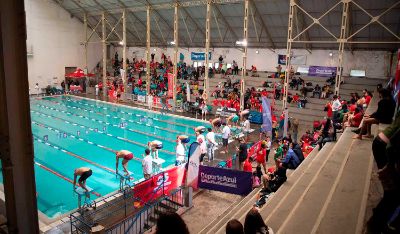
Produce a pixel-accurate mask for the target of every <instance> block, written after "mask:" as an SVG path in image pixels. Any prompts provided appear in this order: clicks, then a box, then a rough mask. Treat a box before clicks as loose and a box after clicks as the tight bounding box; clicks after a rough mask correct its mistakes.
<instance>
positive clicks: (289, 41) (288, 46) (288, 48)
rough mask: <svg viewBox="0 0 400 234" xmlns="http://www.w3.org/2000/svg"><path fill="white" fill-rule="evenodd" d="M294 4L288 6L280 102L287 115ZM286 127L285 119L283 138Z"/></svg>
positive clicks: (286, 121) (293, 1)
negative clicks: (281, 98) (281, 97)
mask: <svg viewBox="0 0 400 234" xmlns="http://www.w3.org/2000/svg"><path fill="white" fill-rule="evenodd" d="M295 7H296V3H295V0H290V6H289V22H288V39H287V44H286V69H285V83H284V91H283V100H282V103H283V105H282V109H283V110H282V111H284V112H285V114H286V115H288V109H287V97H288V89H289V70H290V66H291V56H290V55H291V53H292V42H293V38H292V37H293V16H294V12H295ZM287 125H288V118H285V122H284V126H285V128H284V131H283V136H286V135H287Z"/></svg>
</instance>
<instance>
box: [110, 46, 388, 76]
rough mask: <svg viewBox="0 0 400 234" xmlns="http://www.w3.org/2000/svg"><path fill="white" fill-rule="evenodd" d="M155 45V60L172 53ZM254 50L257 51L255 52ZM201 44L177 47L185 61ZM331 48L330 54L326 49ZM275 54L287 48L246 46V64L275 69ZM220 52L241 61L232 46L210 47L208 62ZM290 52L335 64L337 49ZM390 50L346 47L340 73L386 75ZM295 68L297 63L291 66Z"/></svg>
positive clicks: (138, 51)
mask: <svg viewBox="0 0 400 234" xmlns="http://www.w3.org/2000/svg"><path fill="white" fill-rule="evenodd" d="M154 49H155V48H152V49H151V52H152V53H154V54H156V60H158V61H159V60H160V58H161V53H165V54H166V55H167V56H171V58H172V55H173V49H172V48H167V49H165V48H164V49H160V48H157V51H154ZM256 50H258V51H259V53H258V54H256ZM117 51H118V53H119V55H120V56H121V55H122V48H120V47H118V48H117ZM203 51H204V49H203V48H191V49H189V50H188V49H180V50H179V52H180V53H183V54H184V56H185V62H186V63H189V64H192V61H191V60H190V53H191V52H203ZM330 52H332V57H330V56H329V53H330ZM278 54H286V50H284V49H280V50H275V52H272V51H271V50H269V49H248V56H247V68H248V69H249V68H250V67H251V66H252V65H255V66H256V67H257V69H258V70H259V71H275V67H276V66H277V62H278ZM220 55H223V56H225V58H224V61H226V62H228V63H231V62H232V61H233V60H236V62H237V63H238V64H239V67H241V64H242V52H241V51H240V50H238V49H235V48H230V49H229V48H215V49H213V50H212V59H211V62H217V61H218V58H219V56H220ZM293 55H306V56H307V62H306V66H313V65H314V66H336V64H337V51H332V50H313V51H312V53H311V54H310V53H309V52H308V51H306V50H303V49H295V50H293ZM133 56H136V57H137V58H138V59H141V58H143V59H145V48H138V47H131V48H129V49H128V58H129V59H131V58H132V57H133ZM389 60H390V53H388V52H387V51H354V53H353V54H351V53H350V52H349V51H346V52H345V55H344V62H343V68H344V71H343V74H344V75H346V76H348V75H349V73H350V70H352V69H360V70H366V74H367V76H368V77H371V78H386V77H387V74H388V70H389ZM294 67H295V68H296V66H294Z"/></svg>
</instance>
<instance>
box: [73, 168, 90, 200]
mask: <svg viewBox="0 0 400 234" xmlns="http://www.w3.org/2000/svg"><path fill="white" fill-rule="evenodd" d="M91 175H92V170H91V169H90V168H88V167H80V168H77V169H75V171H74V191H75V190H76V189H77V188H76V178H77V177H78V176H79V180H78V184H79V186H81V187H82V188H83V189H84V190H86V197H89V192H90V191H89V189H88V187H86V180H87V178H89V177H90V176H91Z"/></svg>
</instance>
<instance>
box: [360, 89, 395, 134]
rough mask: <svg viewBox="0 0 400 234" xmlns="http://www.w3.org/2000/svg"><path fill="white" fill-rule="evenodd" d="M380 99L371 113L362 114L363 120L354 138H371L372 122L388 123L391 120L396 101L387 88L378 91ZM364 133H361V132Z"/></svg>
mask: <svg viewBox="0 0 400 234" xmlns="http://www.w3.org/2000/svg"><path fill="white" fill-rule="evenodd" d="M379 97H380V99H381V100H380V101H379V102H378V109H377V110H376V111H375V112H374V113H372V114H371V115H364V117H365V118H364V121H363V123H362V125H361V127H360V131H359V132H358V134H357V135H356V136H354V137H353V138H354V139H360V140H361V139H362V137H365V138H372V134H371V125H372V124H379V123H383V124H389V123H391V122H392V118H393V114H394V110H395V108H396V103H395V102H394V100H393V98H392V96H391V93H390V91H389V90H387V89H381V91H380V92H379ZM365 132H366V133H367V134H366V135H362V134H363V133H365Z"/></svg>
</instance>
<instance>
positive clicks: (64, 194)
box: [31, 96, 208, 218]
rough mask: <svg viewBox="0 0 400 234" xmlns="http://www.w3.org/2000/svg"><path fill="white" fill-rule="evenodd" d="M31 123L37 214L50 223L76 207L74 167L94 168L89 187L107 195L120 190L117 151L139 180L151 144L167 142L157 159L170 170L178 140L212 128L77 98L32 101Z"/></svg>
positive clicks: (136, 109) (177, 117)
mask: <svg viewBox="0 0 400 234" xmlns="http://www.w3.org/2000/svg"><path fill="white" fill-rule="evenodd" d="M31 120H32V134H33V139H34V142H33V143H34V151H35V175H36V189H37V199H38V209H39V210H40V211H41V212H42V213H44V214H45V215H46V216H47V217H49V218H56V217H58V216H60V215H62V214H65V213H67V212H69V211H71V210H73V209H75V208H77V206H78V204H77V196H76V195H75V194H74V193H73V185H72V183H73V173H74V169H75V168H78V167H90V168H91V169H92V171H93V175H92V176H91V177H90V178H89V179H88V181H87V185H88V186H89V187H91V188H93V189H94V191H95V193H94V195H92V196H95V197H94V198H96V197H100V196H104V195H107V194H109V193H111V192H113V191H115V190H117V189H118V188H119V179H117V178H116V175H115V152H116V151H119V150H122V149H125V150H129V151H131V152H133V154H134V156H135V158H134V159H133V160H131V161H130V162H129V165H128V169H129V171H131V172H132V173H133V177H134V179H135V180H139V179H141V178H143V174H142V166H141V161H140V160H141V159H142V158H143V156H142V154H144V150H145V149H146V146H147V142H149V141H153V140H159V141H161V142H162V143H163V149H162V150H161V151H160V152H159V157H160V158H162V159H164V160H165V163H164V164H163V167H168V166H170V165H173V164H174V163H175V145H176V143H175V140H176V137H177V136H178V135H181V134H185V135H188V136H189V137H190V139H191V142H193V140H194V139H195V135H194V131H193V128H194V127H196V126H199V125H203V126H208V124H207V123H205V122H203V121H199V120H196V119H190V118H185V117H179V116H175V115H161V114H160V113H157V112H153V111H148V110H143V109H139V108H133V107H127V106H122V105H114V104H111V103H105V102H101V101H95V100H91V99H84V98H78V97H73V96H54V97H45V98H42V99H32V100H31ZM120 170H122V169H121V168H120Z"/></svg>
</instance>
